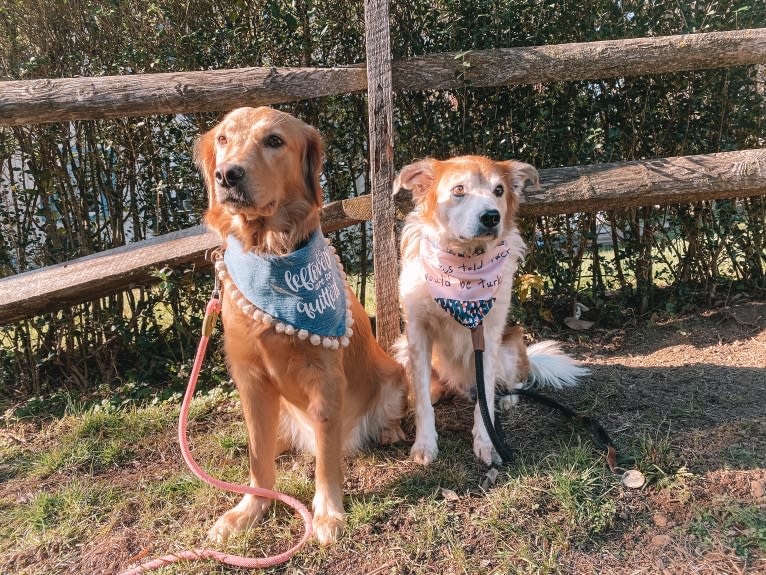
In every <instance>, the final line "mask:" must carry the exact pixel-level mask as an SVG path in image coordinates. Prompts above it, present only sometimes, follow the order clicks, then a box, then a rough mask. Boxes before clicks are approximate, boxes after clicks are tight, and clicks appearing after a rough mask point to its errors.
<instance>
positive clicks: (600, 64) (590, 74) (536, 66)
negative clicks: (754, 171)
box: [0, 7, 766, 126]
mask: <svg viewBox="0 0 766 575" xmlns="http://www.w3.org/2000/svg"><path fill="white" fill-rule="evenodd" d="M386 12H387V7H386ZM379 23H380V25H385V26H387V23H383V22H382V21H381V22H379ZM380 33H381V32H375V34H380ZM373 50H377V48H373ZM389 60H390V56H389ZM763 63H766V28H753V29H747V30H734V31H730V32H707V33H702V34H684V35H677V36H660V37H655V38H631V39H627V40H609V41H602V42H588V43H579V44H554V45H549V46H530V47H520V48H502V49H494V50H477V51H468V52H460V53H458V52H450V53H446V54H434V55H428V56H422V57H417V58H409V59H404V60H399V61H396V62H393V63H392V64H391V68H392V72H391V74H392V76H391V79H390V81H391V83H392V86H393V89H394V90H395V91H397V92H399V91H411V90H435V89H447V88H460V87H463V86H465V85H466V83H470V84H471V85H473V86H478V87H487V86H503V85H514V84H538V83H542V82H550V81H562V80H592V79H597V78H612V77H619V76H635V75H641V74H662V73H668V72H678V71H681V70H697V69H704V68H721V67H730V66H742V65H747V64H763ZM367 86H368V74H367V72H366V71H365V67H364V65H354V66H349V67H347V68H240V69H229V70H206V71H199V72H178V73H160V74H141V75H134V76H127V75H126V76H99V77H88V78H60V79H44V80H19V81H10V82H0V126H14V125H21V124H33V123H42V122H61V121H68V120H93V119H100V118H114V117H121V116H148V115H152V114H186V113H192V112H222V111H228V110H231V109H233V108H236V107H239V106H257V105H268V104H276V103H279V102H291V101H295V100H303V99H308V98H318V97H322V96H330V95H337V94H347V93H353V92H362V91H365V90H367Z"/></svg>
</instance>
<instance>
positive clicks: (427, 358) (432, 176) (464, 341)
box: [394, 156, 588, 465]
mask: <svg viewBox="0 0 766 575" xmlns="http://www.w3.org/2000/svg"><path fill="white" fill-rule="evenodd" d="M527 180H531V181H532V182H533V183H534V184H535V185H539V184H538V174H537V170H535V168H534V167H532V166H531V165H529V164H526V163H523V162H518V161H513V160H508V161H493V160H491V159H489V158H486V157H483V156H459V157H455V158H451V159H449V160H446V161H439V160H435V159H430V158H429V159H425V160H421V161H418V162H415V163H413V164H410V165H408V166H406V167H404V168H403V169H402V170H401V171H400V173H399V175H398V176H397V178H396V181H395V183H394V194H396V193H398V192H399V190H402V189H407V190H410V191H411V192H412V197H413V201H414V203H415V208H414V210H413V211H412V213H410V214H409V216H408V217H407V219H406V221H405V224H404V227H403V229H402V237H401V273H400V278H399V294H400V300H401V304H402V308H403V312H404V315H405V317H406V328H405V334H404V335H403V337H402V338H400V339H399V340H398V341H397V343H396V345H395V349H396V356H397V359H399V361H400V362H401V363H402V364H403V365H405V366H407V368H408V370H409V372H410V375H411V379H412V385H413V391H414V397H415V425H416V435H415V442H414V444H413V446H412V449H411V452H410V453H411V456H412V458H413V459H414V460H415V461H417V462H419V463H422V464H424V465H428V464H429V463H431V462H432V461H434V459H435V458H436V457H437V455H438V446H437V439H438V435H437V432H436V426H435V421H434V410H433V406H432V402H433V401H435V400H437V399H438V398H439V397H440V396H441V395H442V393H444V392H445V391H451V392H454V393H460V394H466V395H467V394H469V392H471V391H472V388H473V389H475V385H476V376H475V372H474V353H473V352H474V348H473V345H472V339H471V329H469V328H470V327H473V326H475V325H477V324H479V323H482V324H483V329H484V341H485V346H486V347H485V351H484V380H485V383H484V385H485V390H486V396H487V401H488V404H489V406H490V413H491V414H492V415H494V409H492V406H493V405H494V398H495V386H496V383H499V384H501V385H504V386H507V387H513V386H516V385H517V383H518V382H520V381H521V382H524V381H526V379H527V375H529V378H530V379H531V383H532V384H537V385H541V386H542V385H551V386H554V387H561V386H567V385H574V384H576V382H577V378H578V377H579V376H581V375H584V374H585V373H587V372H588V370H587V369H586V368H585V367H583V366H581V365H579V364H578V363H577V362H576V361H575V360H574V359H572V358H571V357H569V356H567V355H565V354H564V353H562V351H561V350H560V349H559V347H558V344H556V343H555V342H552V341H545V342H540V343H538V344H534V345H532V346H529V348H527V347H526V346H525V345H524V342H523V332H522V330H521V328H520V327H516V328H507V327H506V322H507V318H508V312H509V309H510V305H511V288H512V282H513V275H514V273H515V272H516V268H517V266H518V262H519V259H520V258H521V257H522V256H523V253H524V250H525V246H524V242H523V240H522V239H521V236H520V235H519V232H518V229H517V227H516V224H515V216H516V212H517V209H518V204H519V194H520V193H521V190H522V189H523V187H524V184H525V183H526V181H527ZM456 320H457V321H456ZM461 324H462V325H461ZM473 450H474V453H475V454H476V456H477V457H478V458H479V459H480V460H481V461H483V462H484V463H485V464H488V465H489V464H491V463H493V462H495V463H499V461H500V460H499V456H498V455H497V453H496V452H495V450H494V449H493V447H492V444H491V441H490V438H489V435H488V433H487V430H486V429H485V427H484V424H483V422H482V418H481V413H480V410H479V407H478V405H477V406H476V409H475V410H474V424H473Z"/></svg>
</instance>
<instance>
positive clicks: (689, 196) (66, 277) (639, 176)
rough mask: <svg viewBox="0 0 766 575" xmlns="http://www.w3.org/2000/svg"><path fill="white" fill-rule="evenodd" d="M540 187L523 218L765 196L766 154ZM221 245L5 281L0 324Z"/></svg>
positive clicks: (325, 219)
mask: <svg viewBox="0 0 766 575" xmlns="http://www.w3.org/2000/svg"><path fill="white" fill-rule="evenodd" d="M540 183H541V188H542V189H541V190H539V191H538V190H534V189H532V188H531V187H529V186H527V188H526V189H525V190H524V192H523V195H524V202H523V203H522V204H521V207H520V216H521V217H536V216H541V215H557V214H562V213H574V212H583V211H585V212H587V211H591V212H593V211H599V210H607V209H616V208H630V207H637V206H645V205H667V204H675V203H686V202H697V201H702V200H714V199H721V198H734V197H749V196H763V195H766V149H764V148H761V149H754V150H744V151H739V152H723V153H719V154H705V155H696V156H681V157H676V158H661V159H656V160H644V161H639V162H625V163H615V164H596V165H592V166H578V167H565V168H551V169H547V170H540ZM389 190H390V188H389ZM382 193H383V192H381V194H382ZM388 195H389V197H390V193H389V194H388ZM400 196H401V199H399V196H398V197H397V204H396V206H395V207H396V209H397V212H398V213H399V214H400V217H402V216H403V214H405V213H407V212H408V211H409V210H410V209H411V208H412V205H411V202H410V200H409V198H408V197H407V194H400ZM372 204H373V201H372V199H371V197H370V196H369V195H366V196H359V197H357V198H353V199H349V200H343V201H339V202H333V203H331V204H328V205H327V206H325V208H324V210H323V212H322V229H323V230H324V231H325V232H326V233H327V232H330V231H334V230H338V229H342V228H344V227H348V226H350V225H354V224H357V223H359V222H360V221H364V220H369V219H371V218H372ZM386 225H388V224H386ZM218 243H219V242H218V236H216V235H215V234H214V233H212V232H208V231H206V229H205V228H204V227H203V226H196V227H193V228H190V229H187V230H183V231H180V232H174V233H171V234H166V235H163V236H159V237H156V238H152V239H150V240H145V241H143V242H136V243H134V244H129V245H127V246H123V247H120V248H115V249H112V250H107V251H104V252H101V253H98V254H94V255H90V256H87V257H84V258H80V259H77V260H73V261H71V262H67V263H63V264H58V265H54V266H49V267H46V268H42V269H39V270H35V271H31V272H26V273H23V274H19V275H16V276H10V277H7V278H4V279H0V324H4V323H9V322H12V321H15V320H18V319H23V318H25V317H31V316H33V315H37V314H40V313H44V312H48V311H52V310H56V309H60V308H62V307H65V306H68V305H74V304H77V303H81V302H83V301H87V300H92V299H95V298H98V297H101V296H105V295H109V294H111V293H115V292H118V291H121V290H124V289H128V288H130V287H131V286H137V285H145V284H150V283H153V282H155V281H156V279H155V278H153V277H152V271H153V270H156V269H158V268H160V267H162V266H164V265H168V266H171V267H173V266H176V265H181V264H188V263H193V264H195V265H197V266H200V267H201V268H204V267H208V266H210V262H209V261H208V260H206V258H205V254H206V253H207V252H209V251H210V250H212V249H214V248H216V247H218ZM382 249H384V250H388V251H383V252H380V253H383V254H387V257H386V259H387V260H388V263H389V264H392V266H393V269H392V270H389V271H388V272H386V273H388V274H389V275H388V277H380V276H377V275H376V280H377V281H376V283H377V282H380V281H383V282H385V283H386V285H388V286H389V289H390V285H392V284H393V285H395V284H396V282H397V271H396V266H397V258H396V257H394V254H396V253H398V248H397V246H395V245H393V246H392V245H391V243H387V244H386V245H385V247H384V248H382ZM384 265H385V264H384ZM397 313H398V310H397ZM397 330H398V326H397Z"/></svg>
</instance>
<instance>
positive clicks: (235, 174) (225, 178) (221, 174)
mask: <svg viewBox="0 0 766 575" xmlns="http://www.w3.org/2000/svg"><path fill="white" fill-rule="evenodd" d="M244 176H245V170H244V168H243V167H242V166H238V165H237V164H220V165H218V166H216V169H215V181H216V183H217V184H218V185H219V186H221V187H222V188H233V187H234V186H236V185H237V184H238V183H239V182H241V181H242V178H243V177H244Z"/></svg>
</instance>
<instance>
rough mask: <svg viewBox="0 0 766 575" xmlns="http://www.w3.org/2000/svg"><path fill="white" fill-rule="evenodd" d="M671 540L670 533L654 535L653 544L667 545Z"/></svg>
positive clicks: (657, 545)
mask: <svg viewBox="0 0 766 575" xmlns="http://www.w3.org/2000/svg"><path fill="white" fill-rule="evenodd" d="M670 542H671V539H670V535H655V536H654V537H652V545H654V546H655V547H665V546H666V545H669V544H670Z"/></svg>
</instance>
